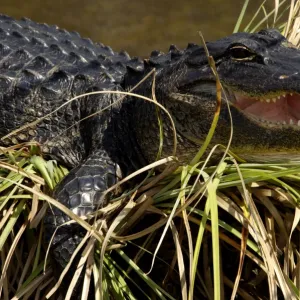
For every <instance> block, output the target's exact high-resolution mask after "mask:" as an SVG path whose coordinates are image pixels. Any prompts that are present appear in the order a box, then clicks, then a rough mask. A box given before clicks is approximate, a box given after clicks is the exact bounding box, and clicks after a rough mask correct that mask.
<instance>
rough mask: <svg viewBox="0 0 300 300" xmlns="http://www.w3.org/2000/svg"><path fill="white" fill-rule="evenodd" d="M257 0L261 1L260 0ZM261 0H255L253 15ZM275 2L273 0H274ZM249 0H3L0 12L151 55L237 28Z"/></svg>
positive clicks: (133, 53)
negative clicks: (240, 14) (236, 25)
mask: <svg viewBox="0 0 300 300" xmlns="http://www.w3.org/2000/svg"><path fill="white" fill-rule="evenodd" d="M254 2H255V3H254ZM260 2H261V1H252V3H251V1H250V6H251V7H249V9H248V18H247V19H248V20H249V16H252V15H253V14H254V12H255V11H256V9H257V7H258V5H259V3H260ZM269 2H270V5H269V7H270V6H271V5H273V2H274V1H273V0H269ZM243 3H244V0H226V1H224V0H187V1H182V0H160V1H158V0H156V1H155V0H131V1H128V0H85V1H82V0H80V1H79V0H43V1H41V0H26V1H20V0H2V1H1V2H0V12H1V13H5V14H8V15H10V16H13V17H16V18H20V17H23V16H26V17H28V18H30V19H33V20H35V21H38V22H43V23H49V24H57V25H58V26H60V27H62V28H65V29H68V30H75V31H78V32H80V34H81V35H82V36H84V37H90V38H91V39H92V40H94V41H98V42H102V43H104V44H106V45H109V46H111V47H112V48H113V49H114V50H121V49H125V50H127V51H128V52H129V53H130V54H131V55H141V56H147V55H148V54H149V53H150V52H151V51H152V50H154V49H159V50H163V51H166V50H167V49H168V46H169V45H170V44H176V45H178V46H179V47H185V46H186V44H187V43H188V42H195V43H200V39H199V36H198V31H199V30H201V31H202V33H203V34H204V37H205V39H206V40H212V39H216V38H219V37H222V36H225V35H228V34H230V33H231V32H232V30H233V28H234V25H235V22H236V19H237V17H238V15H239V13H240V10H241V8H242V6H243Z"/></svg>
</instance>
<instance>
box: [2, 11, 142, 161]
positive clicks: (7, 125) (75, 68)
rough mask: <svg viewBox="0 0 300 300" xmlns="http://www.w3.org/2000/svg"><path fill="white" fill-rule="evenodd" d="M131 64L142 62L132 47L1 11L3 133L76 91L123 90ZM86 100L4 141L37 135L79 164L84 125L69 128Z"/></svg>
mask: <svg viewBox="0 0 300 300" xmlns="http://www.w3.org/2000/svg"><path fill="white" fill-rule="evenodd" d="M126 64H128V65H131V67H133V68H134V67H135V65H136V64H137V65H139V66H140V62H137V60H130V57H129V55H128V54H127V53H126V52H120V53H116V52H113V51H112V49H111V48H110V47H107V46H104V45H102V44H94V43H93V42H92V41H91V40H90V39H83V38H81V37H80V36H79V34H78V33H76V32H68V31H66V30H62V29H59V28H58V27H57V26H49V25H46V24H37V23H35V22H33V21H30V20H29V19H22V20H14V19H12V18H10V17H7V16H4V15H0V106H1V110H0V136H1V137H3V136H5V135H6V134H8V133H9V132H11V131H12V130H14V129H16V128H19V127H20V126H22V125H24V124H27V123H30V122H32V121H35V120H37V119H38V118H41V117H43V116H45V115H47V114H49V113H50V112H52V111H53V110H55V109H56V108H58V107H59V106H60V105H62V104H63V103H65V102H66V101H67V100H69V99H71V98H72V97H74V96H76V95H79V94H82V93H85V92H87V91H92V90H107V89H120V87H119V84H120V83H121V82H122V80H123V77H124V74H125V73H126ZM97 99H98V100H97ZM97 99H96V101H98V102H99V101H100V100H101V101H102V102H103V103H102V104H101V103H100V105H99V104H98V105H96V107H97V109H101V107H103V106H105V105H107V104H108V103H104V102H105V101H104V100H103V99H105V97H98V98H97ZM93 101H95V99H94V100H93ZM101 101H100V102H101ZM82 102H84V100H82V101H80V100H78V101H75V102H73V103H72V104H70V105H67V106H66V107H64V109H61V110H59V111H57V112H55V113H54V114H53V115H51V117H49V118H46V119H44V120H43V121H42V122H40V123H39V124H38V125H36V126H34V127H30V128H26V129H25V130H23V131H21V132H18V133H17V134H15V135H13V136H10V137H9V138H7V139H6V140H4V141H3V142H2V144H4V145H11V144H16V143H20V142H24V141H29V140H36V141H38V142H40V143H42V144H43V145H44V146H43V151H44V152H45V153H47V152H48V153H49V154H50V156H52V157H54V158H56V159H58V160H59V161H63V162H64V163H65V164H67V165H70V166H74V165H76V164H78V162H79V161H80V160H81V159H82V156H83V155H84V152H85V149H84V148H85V146H84V143H83V140H82V139H83V137H82V134H80V126H79V125H75V126H74V127H73V128H72V129H70V130H69V132H68V134H66V133H65V130H66V129H67V128H69V127H70V126H72V125H74V124H75V123H76V122H77V121H79V120H80V119H81V118H82V117H84V109H83V107H84V105H83V104H82ZM90 104H91V103H90ZM85 112H87V111H86V110H85ZM88 112H89V113H90V112H91V109H89V111H88ZM108 117H109V116H107V115H105V118H108ZM90 130H93V129H92V128H90ZM53 138H56V140H55V143H53V142H51V140H52V139H53ZM54 144H55V146H53V145H54ZM65 153H68V155H65Z"/></svg>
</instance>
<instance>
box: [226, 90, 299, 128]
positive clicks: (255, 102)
mask: <svg viewBox="0 0 300 300" xmlns="http://www.w3.org/2000/svg"><path fill="white" fill-rule="evenodd" d="M233 94H234V98H235V100H234V101H232V104H233V105H234V106H235V107H237V108H238V109H239V110H240V111H242V112H243V113H244V114H245V115H247V116H249V117H252V118H254V119H255V120H256V121H258V122H261V123H264V124H266V125H269V126H276V125H291V126H296V127H298V126H300V95H299V94H297V93H293V92H281V93H276V94H268V95H264V96H259V97H253V96H248V95H246V94H241V93H238V92H234V93H233Z"/></svg>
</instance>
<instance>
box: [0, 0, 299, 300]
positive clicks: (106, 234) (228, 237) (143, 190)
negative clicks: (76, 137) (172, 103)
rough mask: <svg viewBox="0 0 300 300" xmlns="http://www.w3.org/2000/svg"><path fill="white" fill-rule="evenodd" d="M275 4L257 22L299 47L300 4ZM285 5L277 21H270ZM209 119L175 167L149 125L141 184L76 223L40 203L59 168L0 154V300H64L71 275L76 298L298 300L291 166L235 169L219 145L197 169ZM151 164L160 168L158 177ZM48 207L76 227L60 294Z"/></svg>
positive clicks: (22, 149) (30, 157)
mask: <svg viewBox="0 0 300 300" xmlns="http://www.w3.org/2000/svg"><path fill="white" fill-rule="evenodd" d="M286 3H287V2H286V1H282V2H279V1H275V9H274V11H273V12H272V13H271V14H266V16H268V18H270V17H272V16H273V17H274V18H273V20H272V21H273V22H274V24H277V26H279V28H280V29H281V30H282V31H284V32H285V34H286V36H287V37H288V38H289V39H290V40H291V41H293V42H294V43H295V44H297V45H299V18H298V19H297V18H296V17H295V16H296V15H297V14H298V13H299V2H296V3H294V4H293V2H291V6H290V8H289V6H287V4H286ZM246 5H247V1H246V2H245V6H244V9H243V11H244V10H245V9H246ZM289 9H290V13H289V19H288V21H287V22H282V23H280V18H281V17H282V14H283V13H284V11H285V10H289ZM263 11H264V9H263V5H261V6H260V8H259V10H258V12H257V13H256V14H255V16H254V18H253V19H252V20H251V22H250V23H249V24H248V25H247V26H246V28H245V29H246V30H247V31H253V30H256V29H257V28H258V27H260V26H262V25H263V22H265V21H266V20H267V18H266V17H263V18H261V19H260V20H259V21H256V19H257V18H258V17H259V14H260V13H261V12H263ZM243 14H244V13H243V12H242V14H241V17H240V18H239V20H238V25H237V26H236V29H235V30H238V29H239V27H240V26H241V24H242V16H243ZM255 22H256V23H255ZM207 55H208V59H209V62H210V65H211V67H212V69H213V70H214V62H213V60H212V59H211V58H210V57H209V53H207ZM151 75H152V74H150V75H149V76H151ZM215 75H216V80H217V86H216V88H217V89H221V85H220V82H219V81H218V77H217V73H216V74H215ZM154 90H155V80H154V84H153V91H154ZM96 93H98V92H96ZM123 94H124V95H128V94H130V95H132V94H131V93H123ZM218 95H219V96H218V97H217V98H218V99H217V101H218V103H219V105H220V94H218ZM136 97H139V98H143V97H141V96H138V95H136ZM77 98H79V97H77ZM75 100H76V99H75ZM121 100H122V99H120V101H121ZM144 100H146V101H151V102H153V103H154V104H155V105H156V107H157V108H158V110H157V114H158V118H159V119H160V113H159V112H160V110H159V109H164V108H163V107H161V105H159V104H158V103H157V102H156V99H155V93H154V92H153V99H145V98H144ZM73 101H74V100H73ZM137 101H138V100H137ZM169 117H170V116H169ZM217 119H218V114H217V113H216V115H215V120H214V123H213V125H212V127H211V130H210V133H209V134H208V137H207V141H206V143H204V146H203V147H202V148H201V149H199V152H198V154H197V156H196V157H195V158H194V159H193V160H192V161H191V162H190V164H189V165H186V166H179V165H178V164H177V162H176V143H177V140H176V129H175V128H173V131H174V151H173V152H174V153H173V156H172V157H169V158H165V159H160V153H161V145H162V143H163V135H162V123H161V122H162V121H161V120H160V124H161V127H160V137H161V144H160V147H159V149H158V155H157V161H156V162H154V163H153V164H151V165H149V166H147V167H145V168H143V169H142V170H139V171H137V172H136V173H135V174H132V175H131V176H130V178H132V177H134V176H136V175H137V174H142V173H143V174H148V175H147V176H146V179H145V180H144V181H143V182H141V183H140V184H139V185H138V186H136V187H134V188H133V189H131V190H124V191H123V193H122V195H120V196H119V197H118V198H116V199H114V200H113V201H112V202H111V203H110V204H109V205H108V206H107V207H105V208H103V209H100V210H99V211H98V212H97V213H94V214H91V215H90V216H87V217H86V218H84V219H81V218H78V217H77V216H76V215H74V214H72V212H70V211H69V210H68V209H67V208H65V207H63V206H62V205H61V204H60V203H59V202H57V201H55V199H52V198H51V197H49V196H48V195H49V194H51V191H52V190H53V189H54V188H55V186H56V184H57V183H58V182H59V181H60V180H61V178H63V177H64V176H65V175H66V174H67V173H68V171H67V170H66V169H65V168H64V167H62V166H60V165H58V164H57V163H56V162H54V161H46V160H44V159H43V158H42V157H41V155H40V151H39V147H38V145H35V144H34V143H27V144H22V145H18V146H14V147H10V148H1V156H0V193H1V194H0V214H1V219H0V250H1V261H2V266H1V278H0V289H1V299H5V300H6V299H14V300H15V299H20V298H22V299H43V298H44V297H45V296H46V295H48V297H50V296H51V295H52V298H53V299H68V298H69V297H70V295H71V292H72V291H73V287H74V285H75V283H76V281H77V280H78V276H79V274H78V273H79V271H82V273H83V274H85V275H84V280H83V281H84V283H83V284H84V288H83V289H82V290H83V295H82V299H86V298H87V296H88V291H89V289H90V285H94V286H95V287H96V288H95V299H111V298H113V299H178V298H182V299H189V300H192V299H229V296H230V299H235V296H236V295H237V294H238V295H240V297H241V299H249V300H250V299H257V297H256V296H258V297H261V298H264V297H265V298H268V299H280V298H282V297H284V299H297V298H299V289H300V272H299V271H300V262H299V257H300V256H299V229H300V227H299V225H298V223H299V218H300V214H299V201H300V195H299V194H300V190H299V187H300V164H297V163H290V164H253V163H252V164H250V163H237V161H236V160H235V158H234V157H232V156H231V155H230V154H228V147H229V145H230V140H229V141H228V145H225V150H224V156H223V157H222V159H221V160H220V162H219V163H218V164H217V165H215V166H211V165H210V166H208V164H207V163H208V162H209V157H203V153H204V152H205V150H206V146H207V145H208V144H209V142H210V138H211V136H212V134H213V131H214V128H215V126H217ZM226 146H227V147H226ZM217 147H219V146H218V145H216V146H215V147H213V148H212V151H211V153H213V151H215V149H216V148H217ZM219 149H223V148H219ZM164 165H165V166H164ZM158 166H160V168H164V171H163V172H161V173H158V174H157V173H155V172H154V168H155V167H158ZM130 178H125V179H124V180H122V181H121V182H119V183H118V184H117V187H120V186H123V183H124V182H125V181H126V180H128V179H130ZM114 188H116V187H112V188H111V189H110V190H109V191H112V190H113V189H114ZM109 191H108V192H109ZM49 204H50V205H51V206H56V207H58V208H59V209H61V210H62V211H63V212H64V213H66V214H68V215H69V216H70V217H71V219H73V220H74V221H75V222H77V223H79V224H80V225H82V226H83V227H84V228H85V229H87V234H86V236H85V237H84V239H83V241H82V243H81V244H80V245H79V247H80V249H81V258H80V261H79V262H76V263H77V264H78V268H77V270H78V271H77V272H76V273H75V274H74V277H73V280H72V282H71V284H70V287H69V289H68V290H67V291H65V292H66V293H67V296H66V297H65V296H59V291H58V287H59V284H60V282H62V281H63V280H64V273H63V274H62V275H61V276H60V278H59V279H58V278H56V277H55V275H54V273H53V271H54V270H53V269H52V268H53V265H52V264H51V263H49V260H47V250H48V249H47V247H45V244H44V242H43V232H44V228H43V222H42V219H43V216H44V214H45V212H46V209H47V207H48V205H49ZM100 213H101V214H100ZM99 215H104V216H105V218H100V217H99ZM78 251H79V249H78ZM74 263H75V260H74V257H72V258H71V260H70V263H69V265H68V266H67V268H69V267H70V265H71V264H74ZM84 263H86V264H84ZM228 264H232V266H231V265H230V266H228ZM249 270H250V271H249ZM91 274H92V275H93V276H91ZM57 279H58V283H57ZM92 280H93V282H91V281H92ZM267 287H268V288H267ZM224 294H226V297H225V296H224ZM224 297H225V298H224Z"/></svg>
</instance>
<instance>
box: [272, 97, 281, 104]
mask: <svg viewBox="0 0 300 300" xmlns="http://www.w3.org/2000/svg"><path fill="white" fill-rule="evenodd" d="M279 98H280V97H279ZM279 98H278V99H279ZM276 100H277V99H276V98H272V101H273V102H274V103H276Z"/></svg>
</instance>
